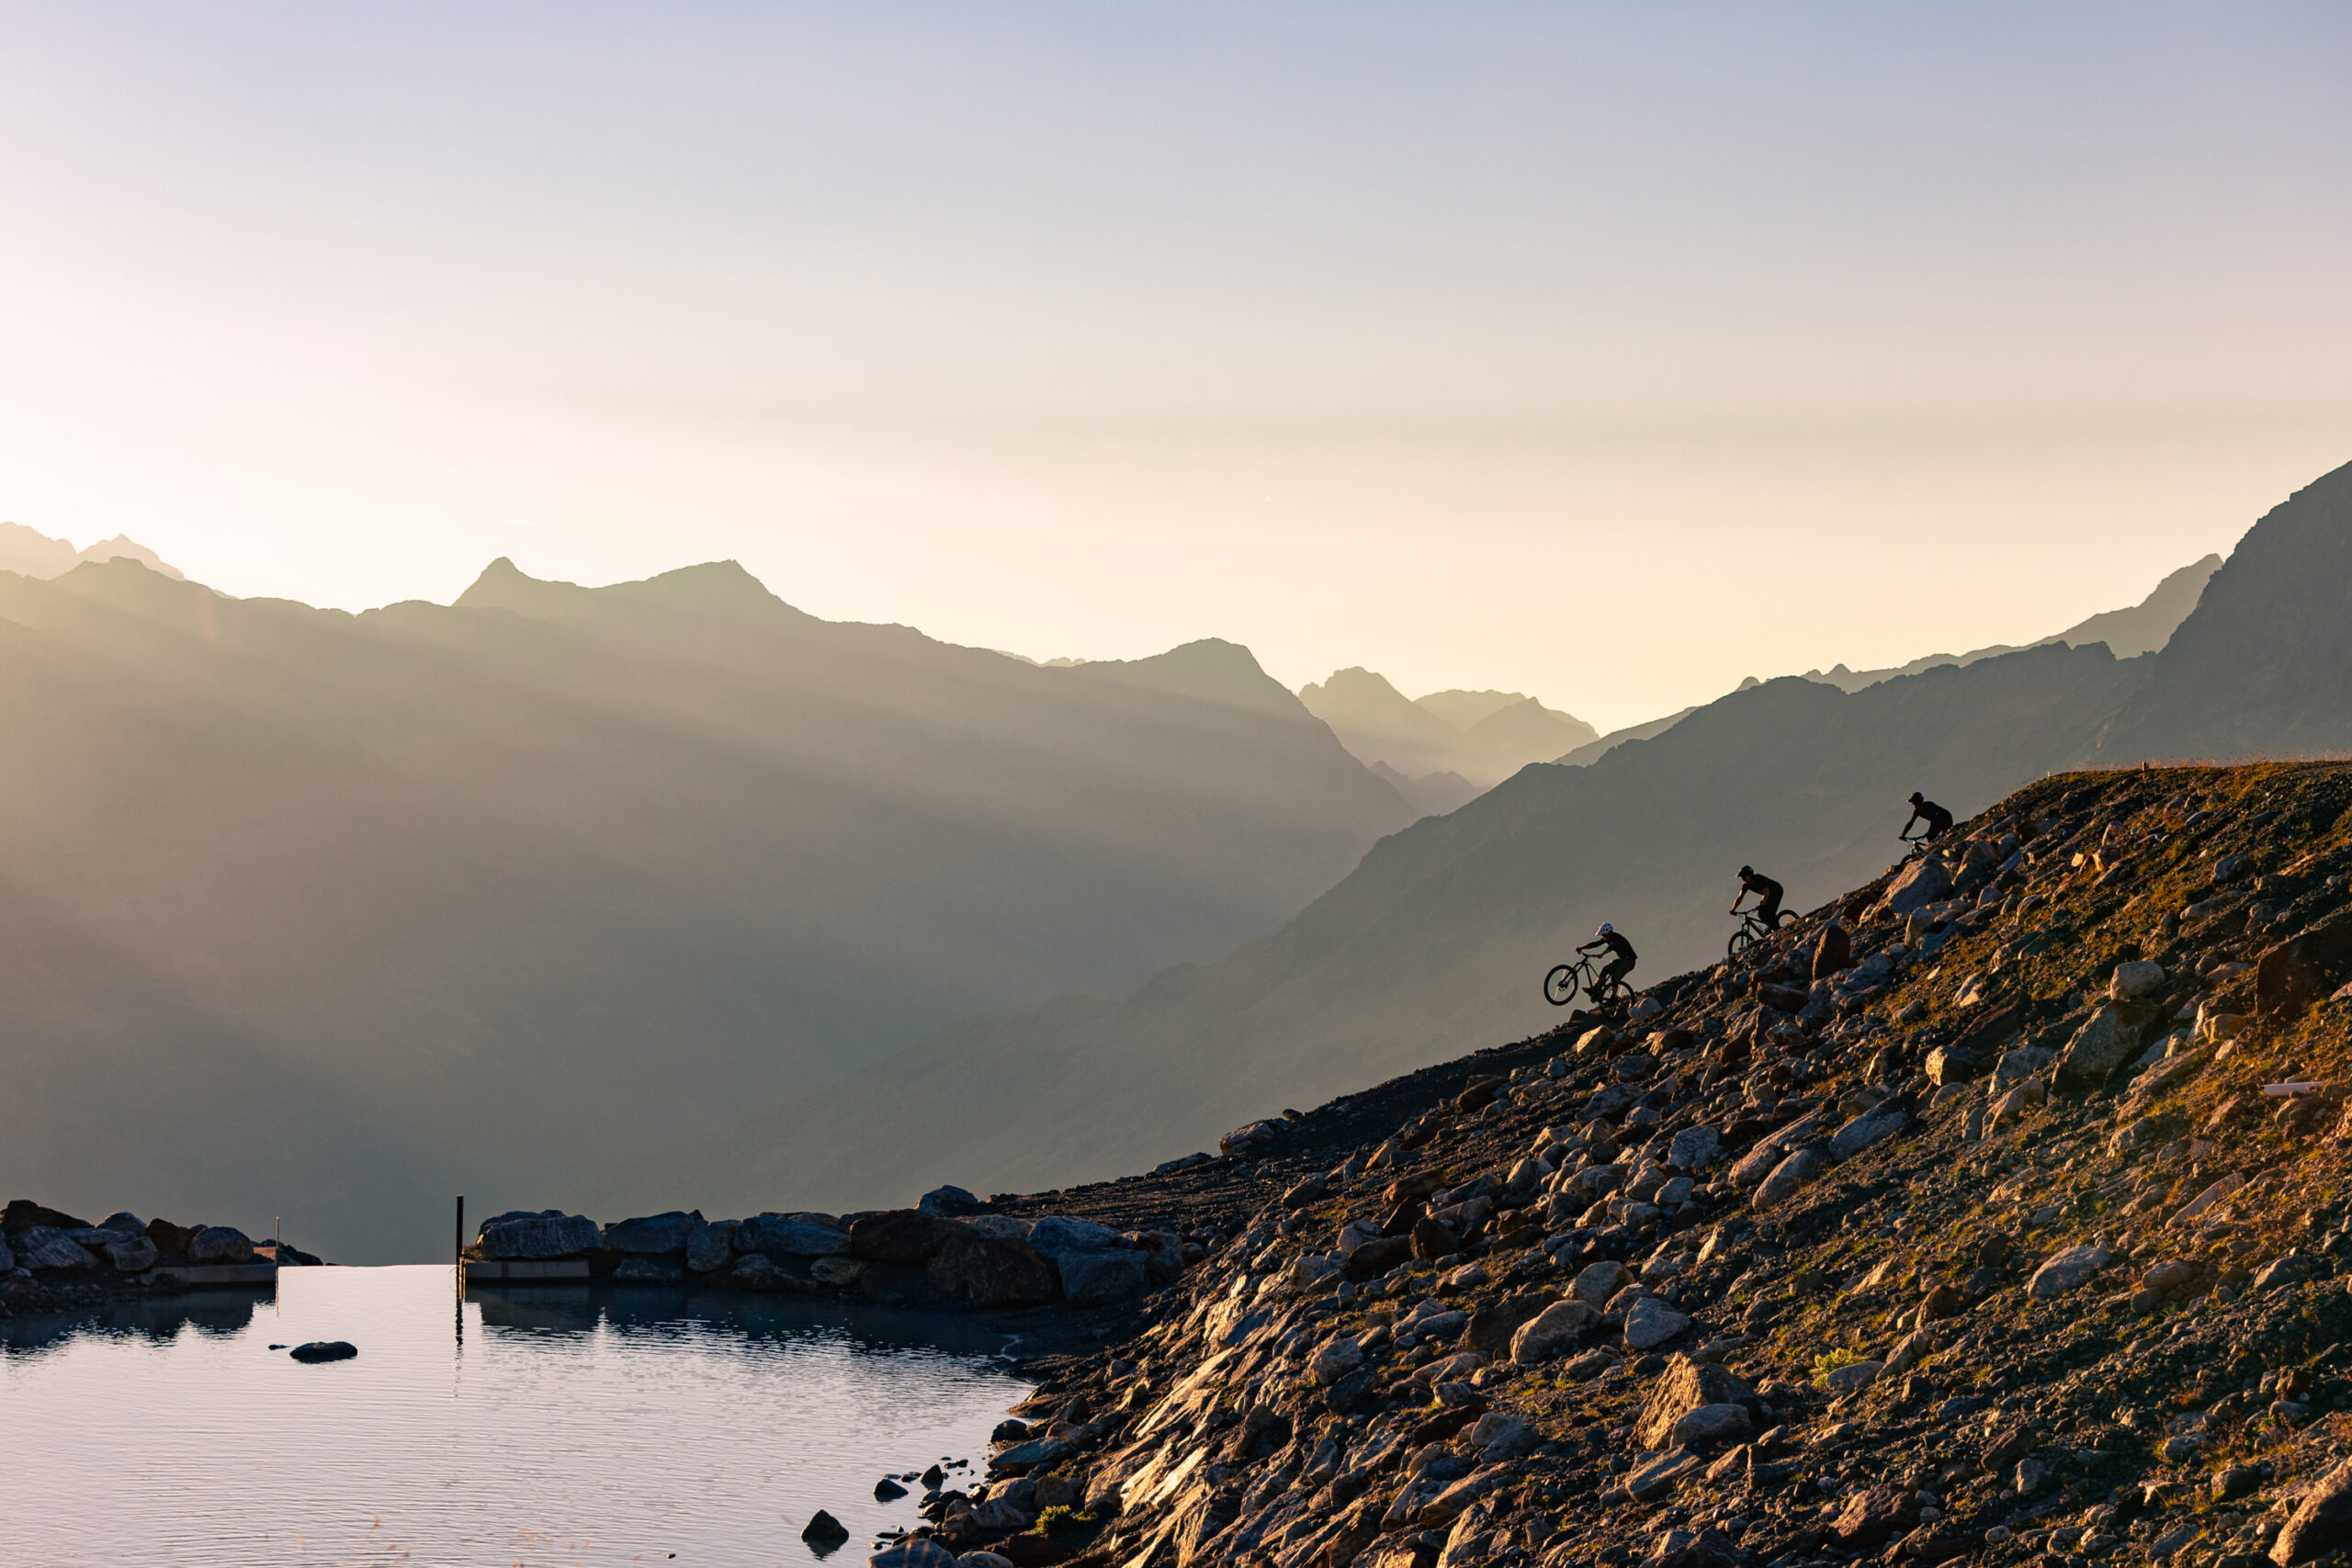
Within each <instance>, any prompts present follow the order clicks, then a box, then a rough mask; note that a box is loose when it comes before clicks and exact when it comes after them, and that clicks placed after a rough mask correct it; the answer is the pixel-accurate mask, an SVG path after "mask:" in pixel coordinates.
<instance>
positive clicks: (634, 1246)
mask: <svg viewBox="0 0 2352 1568" xmlns="http://www.w3.org/2000/svg"><path fill="white" fill-rule="evenodd" d="M702 1223H703V1219H702V1214H701V1213H700V1211H696V1212H695V1213H691V1214H688V1213H681V1212H680V1211H678V1210H676V1209H673V1210H671V1211H670V1212H669V1213H666V1214H648V1215H645V1216H644V1217H642V1218H640V1219H634V1220H620V1221H616V1223H614V1224H609V1225H606V1226H605V1246H606V1247H611V1248H612V1249H613V1250H614V1251H616V1252H633V1253H640V1254H648V1255H650V1254H655V1253H662V1252H684V1250H685V1249H686V1241H687V1238H688V1237H690V1236H691V1235H693V1234H694V1229H695V1226H696V1225H698V1224H702Z"/></svg>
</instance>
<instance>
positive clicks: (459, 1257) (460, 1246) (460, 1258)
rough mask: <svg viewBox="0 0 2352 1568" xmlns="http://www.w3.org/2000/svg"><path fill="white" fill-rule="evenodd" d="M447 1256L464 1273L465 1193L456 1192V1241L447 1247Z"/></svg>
mask: <svg viewBox="0 0 2352 1568" xmlns="http://www.w3.org/2000/svg"><path fill="white" fill-rule="evenodd" d="M449 1258H450V1260H451V1261H452V1262H454V1263H456V1264H457V1266H458V1272H459V1273H460V1274H462V1273H464V1272H465V1269H466V1195H465V1194H464V1193H462V1192H460V1193H458V1231H457V1241H456V1243H455V1245H454V1246H452V1247H450V1249H449Z"/></svg>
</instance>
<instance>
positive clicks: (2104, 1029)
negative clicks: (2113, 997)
mask: <svg viewBox="0 0 2352 1568" xmlns="http://www.w3.org/2000/svg"><path fill="white" fill-rule="evenodd" d="M2156 1012H2157V1010H2156V1009H2155V1008H2154V1007H2151V1006H2150V1005H2148V1004H2147V1003H2145V1002H2108V1003H2106V1004H2104V1005H2103V1006H2101V1007H2100V1009H2099V1010H2098V1011H2097V1012H2095V1013H2093V1014H2091V1016H2090V1018H2089V1020H2088V1021H2086V1022H2085V1023H2084V1025H2083V1026H2082V1027H2081V1028H2080V1029H2078V1030H2076V1031H2075V1037H2074V1038H2073V1039H2072V1040H2069V1041H2068V1042H2066V1048H2065V1050H2064V1051H2063V1052H2062V1053H2060V1055H2059V1057H2058V1073H2057V1077H2058V1086H2059V1087H2060V1088H2061V1089H2096V1088H2098V1086H2100V1085H2101V1084H2104V1083H2105V1082H2107V1080H2108V1078H2109V1077H2110V1076H2111V1075H2112V1074H2113V1073H2114V1071H2115V1069H2116V1068H2118V1067H2120V1066H2122V1065H2123V1064H2124V1063H2126V1062H2128V1061H2130V1060H2131V1058H2132V1057H2134V1056H2136V1055H2139V1054H2140V1048H2141V1046H2143V1044H2145V1043H2147V1038H2146V1037H2147V1032H2148V1030H2149V1028H2150V1027H2151V1026H2152V1025H2154V1024H2155V1023H2156V1022H2158V1021H2159V1020H2158V1019H2157V1016H2156Z"/></svg>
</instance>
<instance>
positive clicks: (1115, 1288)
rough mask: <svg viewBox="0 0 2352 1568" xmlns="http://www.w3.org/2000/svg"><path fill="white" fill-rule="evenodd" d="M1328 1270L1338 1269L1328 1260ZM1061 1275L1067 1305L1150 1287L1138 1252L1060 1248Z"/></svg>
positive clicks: (1101, 1301) (1123, 1296)
mask: <svg viewBox="0 0 2352 1568" xmlns="http://www.w3.org/2000/svg"><path fill="white" fill-rule="evenodd" d="M1322 1261H1324V1262H1326V1263H1327V1264H1329V1269H1330V1272H1332V1273H1334V1274H1336V1273H1338V1272H1339V1271H1340V1268H1339V1265H1338V1264H1336V1263H1329V1259H1324V1260H1322ZM1053 1264H1054V1269H1055V1271H1056V1272H1057V1273H1058V1274H1059V1275H1060V1276H1061V1282H1062V1300H1063V1301H1065V1302H1067V1303H1069V1304H1070V1305H1071V1306H1077V1307H1089V1306H1104V1305H1107V1304H1109V1303H1112V1302H1125V1301H1132V1300H1134V1299H1135V1298H1136V1297H1137V1296H1139V1295H1142V1294H1143V1293H1144V1292H1146V1291H1148V1290H1149V1289H1151V1262H1150V1259H1148V1258H1146V1257H1145V1256H1144V1255H1143V1254H1142V1253H1140V1252H1125V1251H1121V1252H1060V1253H1056V1254H1055V1255H1054V1258H1053Z"/></svg>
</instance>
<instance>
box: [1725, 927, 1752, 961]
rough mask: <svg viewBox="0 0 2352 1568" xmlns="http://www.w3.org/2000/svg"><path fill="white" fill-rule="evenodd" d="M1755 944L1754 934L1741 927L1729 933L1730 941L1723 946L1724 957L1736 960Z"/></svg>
mask: <svg viewBox="0 0 2352 1568" xmlns="http://www.w3.org/2000/svg"><path fill="white" fill-rule="evenodd" d="M1755 942H1756V933H1755V932H1754V931H1750V930H1748V929H1747V927H1746V926H1742V927H1740V928H1739V930H1737V931H1734V932H1732V933H1731V941H1730V942H1726V943H1725V944H1724V957H1726V958H1737V957H1738V956H1739V955H1740V954H1741V953H1746V952H1747V950H1748V948H1749V947H1751V946H1752V945H1754V943H1755Z"/></svg>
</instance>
